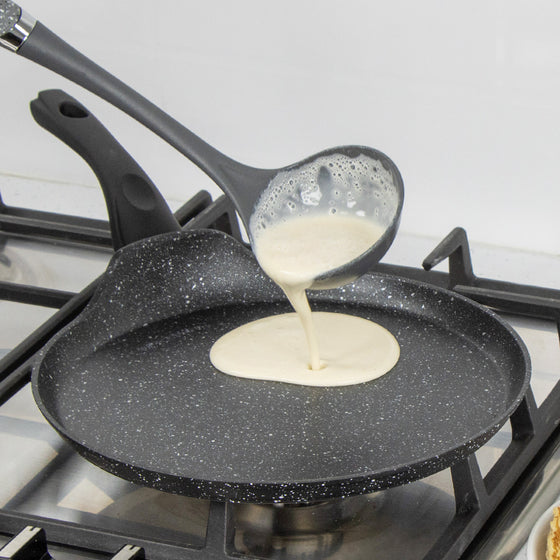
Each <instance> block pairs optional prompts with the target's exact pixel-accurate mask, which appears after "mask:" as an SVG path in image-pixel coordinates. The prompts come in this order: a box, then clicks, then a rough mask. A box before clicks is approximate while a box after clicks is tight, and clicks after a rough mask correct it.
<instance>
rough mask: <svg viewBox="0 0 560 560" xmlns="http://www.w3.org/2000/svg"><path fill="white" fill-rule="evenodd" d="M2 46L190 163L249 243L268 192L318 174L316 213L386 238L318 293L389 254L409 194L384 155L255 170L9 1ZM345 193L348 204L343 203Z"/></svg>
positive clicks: (0, 22) (3, 10) (324, 281)
mask: <svg viewBox="0 0 560 560" xmlns="http://www.w3.org/2000/svg"><path fill="white" fill-rule="evenodd" d="M0 45H2V46H3V47H6V48H7V49H9V50H11V51H13V52H15V53H17V54H19V55H21V56H23V57H25V58H27V59H29V60H31V61H33V62H36V63H38V64H40V65H41V66H44V67H45V68H48V69H50V70H52V71H54V72H56V73H57V74H60V75H61V76H63V77H65V78H67V79H69V80H71V81H73V82H75V83H76V84H78V85H80V86H82V87H84V88H85V89H87V90H89V91H90V92H92V93H94V94H96V95H98V96H99V97H101V98H102V99H105V100H106V101H108V102H109V103H111V104H112V105H114V106H115V107H118V108H119V109H121V110H122V111H124V112H125V113H127V114H128V115H129V116H131V117H133V118H134V119H136V120H137V121H138V122H140V123H141V124H143V125H144V126H146V127H147V128H149V129H150V130H152V131H153V132H154V133H155V134H157V135H158V136H159V137H160V138H162V139H163V140H165V141H166V142H168V143H169V144H170V145H171V146H173V147H174V148H176V149H177V150H178V151H179V152H180V153H182V154H183V155H185V156H186V157H187V158H189V159H190V160H191V161H192V162H193V163H195V164H196V165H197V166H198V167H200V168H201V169H202V170H203V171H204V172H205V173H206V174H207V175H208V176H209V177H211V178H212V179H213V181H214V182H215V183H216V184H217V185H218V186H219V187H220V188H221V189H222V190H223V191H224V192H225V193H226V194H227V195H228V196H229V197H230V198H231V200H232V202H233V204H234V205H235V207H236V209H237V211H238V213H239V216H240V218H241V220H242V222H243V224H244V226H245V227H246V229H247V231H248V233H249V237H250V238H252V231H251V230H252V224H251V218H252V216H253V212H254V209H255V204H256V203H257V202H258V201H259V200H262V197H266V196H268V193H267V189H268V188H269V186H270V185H271V184H272V183H275V184H277V183H278V181H280V180H283V179H284V178H288V177H291V176H293V175H294V174H296V175H297V174H298V173H299V172H300V171H301V170H302V169H304V168H306V169H310V168H314V169H315V170H316V177H315V179H314V180H313V181H314V185H315V187H316V188H317V189H318V190H319V194H320V197H319V198H320V202H319V203H317V204H316V202H317V197H315V198H314V199H313V201H312V202H311V205H313V206H314V208H313V211H314V212H316V213H317V212H322V211H324V212H327V211H329V210H332V208H333V207H335V208H336V209H337V210H339V211H341V212H344V213H350V214H352V213H356V214H358V215H361V216H362V217H364V218H369V219H372V220H375V221H376V222H377V223H378V224H379V225H381V226H382V227H383V228H385V231H384V234H383V235H382V236H381V237H380V238H379V240H378V241H377V242H376V243H375V244H374V245H373V246H372V247H371V248H370V249H369V250H367V251H366V252H364V253H363V254H362V255H360V256H359V257H357V258H355V259H353V260H352V261H350V262H348V263H347V264H345V265H343V266H341V267H338V268H336V269H335V270H331V271H329V272H328V273H327V274H325V275H323V276H321V277H319V278H317V279H316V281H315V283H314V284H313V286H312V287H313V288H328V287H333V286H336V285H342V284H344V283H346V282H349V281H351V280H353V279H355V278H357V277H358V276H360V275H362V274H363V273H364V272H366V271H367V270H368V269H370V268H371V266H373V265H374V264H375V263H376V262H377V261H378V260H379V259H380V258H381V257H382V256H383V255H384V254H385V252H386V251H387V249H388V248H389V247H390V245H391V243H392V241H393V239H394V237H395V234H396V231H397V228H398V225H399V221H400V215H401V210H402V205H403V198H404V188H403V182H402V177H401V175H400V173H399V170H398V169H397V167H396V165H395V164H394V163H393V162H392V161H391V160H390V159H389V158H388V157H387V156H386V155H385V154H383V153H381V152H379V151H377V150H374V149H373V148H367V147H362V146H343V147H338V148H331V149H328V150H325V151H323V152H320V153H318V154H315V155H314V156H311V157H309V158H306V159H304V160H303V161H301V162H298V163H296V164H293V165H289V166H286V167H282V168H279V169H259V168H254V167H250V166H247V165H244V164H242V163H239V162H237V161H235V160H233V159H231V158H229V157H228V156H226V155H224V154H222V153H221V152H219V151H218V150H216V149H215V148H213V147H212V146H210V145H209V144H208V143H206V142H205V141H204V140H202V139H201V138H199V137H198V136H196V135H195V134H194V133H192V132H191V131H190V130H188V129H187V128H186V127H184V126H183V125H182V124H180V123H179V122H177V121H176V120H175V119H173V118H172V117H170V116H169V115H168V114H167V113H165V112H164V111H162V110H161V109H160V108H159V107H157V106H156V105H154V104H153V103H152V102H150V101H148V100H147V99H146V98H144V97H143V96H141V95H140V94H139V93H138V92H136V91H135V90H133V89H132V88H130V87H129V86H127V85H126V84H124V83H123V82H121V81H120V80H119V79H117V78H116V77H115V76H113V75H111V74H110V73H108V72H107V71H106V70H104V69H103V68H101V67H99V66H98V65H97V64H95V63H94V62H92V61H91V60H90V59H88V58H87V57H85V56H84V55H82V54H81V53H80V52H78V51H77V50H75V49H74V48H73V47H71V46H70V45H68V44H67V43H66V42H64V41H63V40H62V39H61V38H60V37H58V36H57V35H56V34H54V33H53V32H51V31H50V30H49V29H47V28H46V27H45V26H44V25H42V24H41V23H40V22H38V21H37V20H36V19H35V18H33V17H31V16H29V15H28V14H27V13H26V12H25V11H24V10H22V9H21V8H20V7H19V6H18V5H17V4H15V3H13V2H11V1H10V0H0ZM340 165H342V167H343V168H344V170H343V171H344V173H345V178H344V177H343V176H342V175H340V169H338V171H337V172H336V173H338V175H336V173H333V172H332V170H331V167H336V166H339V168H340ZM352 166H354V168H355V169H352ZM350 170H352V172H350ZM302 188H305V187H302ZM341 192H343V193H345V197H343V198H341V197H340V193H341ZM336 193H338V195H337V194H336ZM357 193H359V194H357ZM292 194H295V195H296V196H293V197H292V198H291V203H292V204H293V203H297V204H301V205H305V204H310V203H309V202H306V201H305V200H304V198H305V197H301V196H300V197H299V198H298V196H297V192H295V193H292Z"/></svg>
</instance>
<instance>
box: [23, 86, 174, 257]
mask: <svg viewBox="0 0 560 560" xmlns="http://www.w3.org/2000/svg"><path fill="white" fill-rule="evenodd" d="M30 107H31V113H32V115H33V117H34V119H35V120H36V121H37V123H38V124H39V125H41V126H42V127H43V128H45V129H46V130H48V131H49V132H51V133H52V134H54V135H55V136H56V137H57V138H59V139H60V140H62V141H63V142H64V143H65V144H67V145H68V146H69V147H70V148H72V149H73V150H74V151H75V152H76V153H78V154H79V155H80V156H81V157H82V158H83V159H84V160H85V161H86V162H87V164H88V165H89V166H90V167H91V169H92V170H93V172H94V173H95V175H96V176H97V178H98V180H99V183H100V185H101V188H102V189H103V195H104V196H105V202H106V204H107V211H108V213H109V223H110V227H111V236H112V240H113V247H114V248H115V249H120V248H121V247H123V246H124V245H128V244H129V243H132V242H134V241H138V240H140V239H144V238H146V237H151V236H153V235H157V234H159V233H166V232H169V231H179V230H180V229H181V226H180V225H179V223H178V222H177V220H176V219H175V217H174V216H173V213H172V212H171V210H170V209H169V206H168V205H167V203H166V202H165V200H164V198H163V197H162V195H161V193H160V192H159V191H158V190H157V188H156V186H155V185H154V184H153V183H152V181H151V180H150V178H149V177H148V176H147V175H146V173H144V171H143V170H142V169H141V168H140V166H139V165H138V164H137V163H136V162H135V161H134V159H132V157H131V156H130V154H128V152H127V151H126V150H125V149H124V148H123V147H122V146H121V145H120V144H119V143H118V142H117V140H116V139H115V138H114V137H113V136H112V135H111V134H110V132H109V131H108V130H107V129H106V128H105V127H104V126H103V125H102V124H101V123H100V122H99V121H98V120H97V119H96V118H95V117H94V116H93V115H92V114H91V113H90V112H89V111H88V110H87V109H86V108H85V107H84V106H83V105H82V104H81V103H79V102H78V101H76V99H74V98H73V97H71V96H70V95H68V94H67V93H65V92H64V91H62V90H46V91H42V92H40V93H39V95H38V97H37V99H34V100H33V101H32V102H31V103H30Z"/></svg>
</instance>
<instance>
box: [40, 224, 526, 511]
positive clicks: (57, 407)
mask: <svg viewBox="0 0 560 560" xmlns="http://www.w3.org/2000/svg"><path fill="white" fill-rule="evenodd" d="M311 300H312V306H313V307H314V308H315V309H325V310H331V311H340V312H348V313H354V314H356V315H360V316H363V317H367V318H371V319H374V320H375V321H377V322H379V323H380V324H382V325H383V326H385V327H386V328H388V329H389V330H390V331H391V332H392V333H393V334H394V335H395V336H396V338H397V339H398V341H399V343H400V345H401V358H400V360H399V362H398V364H397V365H396V366H395V368H394V369H393V370H392V371H391V372H389V373H388V374H387V375H385V376H384V377H382V378H380V379H377V380H374V381H372V382H369V383H364V384H360V385H355V386H349V387H334V388H322V387H305V386H296V385H289V384H285V383H277V382H267V381H255V380H249V379H239V378H235V377H231V376H228V375H225V374H222V373H220V372H219V371H217V370H215V369H214V368H213V367H212V365H211V363H210V361H209V358H208V352H209V350H210V347H211V345H212V343H213V342H214V341H215V340H216V339H217V338H218V337H219V336H221V335H222V334H223V333H224V332H226V331H228V330H230V329H231V328H233V327H236V326H238V325H240V324H242V323H244V322H246V321H249V320H252V319H255V318H258V317H262V316H265V315H269V314H272V313H280V312H285V311H286V310H288V306H287V304H286V303H285V300H284V298H283V296H282V294H281V293H280V292H279V290H278V289H277V288H276V287H275V286H274V285H273V284H272V283H271V282H270V281H269V280H268V279H267V278H266V277H265V276H263V275H262V273H261V272H260V269H259V268H258V266H257V264H256V262H255V260H254V259H253V257H252V255H251V253H250V252H249V251H248V250H246V249H245V247H243V246H242V245H241V244H239V243H238V242H237V241H235V240H234V239H232V238H231V237H228V236H226V235H225V234H222V233H219V232H215V231H210V230H203V231H196V232H190V233H178V234H165V235H161V236H157V237H153V238H151V239H149V240H146V241H140V242H138V243H135V244H132V245H129V246H128V247H125V248H124V249H122V250H121V251H119V252H118V253H116V255H115V257H114V259H113V261H112V262H111V264H110V266H109V268H108V273H107V274H106V276H105V278H104V280H103V282H102V284H101V286H100V288H99V290H98V292H97V294H96V296H95V297H94V299H93V300H92V301H91V303H90V305H89V306H88V308H87V309H86V310H85V311H84V312H83V313H82V315H81V316H80V317H79V318H78V319H77V320H76V321H75V322H74V323H72V324H71V325H69V326H68V327H67V328H66V329H65V330H64V331H62V332H61V333H60V334H59V335H57V337H56V338H55V339H53V340H52V341H51V342H50V343H49V345H48V346H47V347H46V348H45V350H44V351H43V353H42V355H41V358H40V361H38V363H37V365H36V367H35V368H34V371H33V380H32V383H33V391H34V395H35V398H36V400H37V402H38V404H39V407H40V408H41V410H42V412H43V414H44V415H45V416H46V418H47V419H48V420H49V421H50V422H51V423H52V424H53V426H54V427H55V428H56V429H57V430H58V431H59V432H60V433H61V434H62V435H63V436H64V437H65V438H67V439H68V440H69V441H70V442H71V443H72V444H73V445H74V446H75V447H76V448H77V449H78V450H79V451H80V452H81V453H82V454H83V455H84V456H85V457H87V458H88V459H89V460H91V461H92V462H94V463H96V464H97V465H99V466H101V467H102V468H104V469H106V470H108V471H110V472H113V473H115V474H117V475H118V476H121V477H123V478H126V479H128V480H132V481H135V482H137V483H140V484H145V485H148V486H153V487H155V488H158V489H161V490H165V491H170V492H176V493H180V494H186V495H190V496H196V497H200V498H208V499H215V500H231V501H245V502H274V501H278V502H309V501H314V500H319V499H325V498H334V497H340V496H348V495H353V494H360V493H366V492H371V491H374V490H377V489H381V488H387V487H391V486H396V485H400V484H403V483H405V482H410V481H413V480H416V479H418V478H421V477H424V476H427V475H429V474H432V473H434V472H436V471H438V470H441V469H443V468H445V467H447V466H449V465H451V464H453V463H454V462H456V461H459V460H460V459H462V458H463V457H465V456H467V455H468V454H470V453H472V452H473V451H474V450H476V449H477V448H478V447H479V446H480V445H482V444H483V443H484V442H485V441H487V440H488V439H489V438H490V437H491V436H492V435H493V434H494V433H495V432H496V431H497V430H498V429H499V427H500V426H501V425H502V424H503V423H504V421H505V420H506V419H507V417H508V416H509V415H510V414H511V412H512V411H513V410H514V409H515V408H516V407H517V405H518V404H519V402H520V400H521V399H522V397H523V395H524V394H525V391H526V390H527V386H528V382H529V369H530V368H529V361H528V356H527V352H526V350H525V348H524V346H523V344H522V343H521V341H520V339H519V337H518V336H517V335H516V334H515V333H514V332H513V331H512V330H511V329H510V328H509V327H507V326H506V325H505V324H504V323H503V322H502V321H501V320H500V319H499V318H498V317H497V316H496V315H495V314H493V313H492V312H489V311H487V310H486V309H484V308H482V307H481V306H478V305H476V304H473V303H472V302H470V301H469V300H467V299H466V298H463V297H461V296H457V295H455V294H452V293H451V292H447V291H445V290H441V289H435V288H433V287H430V286H427V285H424V284H420V283H417V282H413V281H408V280H403V279H399V278H396V277H392V276H387V275H378V274H368V275H366V276H364V277H363V278H361V279H360V280H359V281H357V282H356V283H354V284H352V285H348V286H346V287H344V288H340V289H337V290H330V291H319V292H315V293H313V294H312V296H311Z"/></svg>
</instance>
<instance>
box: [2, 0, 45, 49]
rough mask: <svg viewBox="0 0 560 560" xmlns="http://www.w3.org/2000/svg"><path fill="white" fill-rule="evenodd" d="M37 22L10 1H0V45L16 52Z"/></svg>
mask: <svg viewBox="0 0 560 560" xmlns="http://www.w3.org/2000/svg"><path fill="white" fill-rule="evenodd" d="M36 23H37V20H36V19H35V18H33V17H31V16H29V15H28V14H26V13H25V12H24V11H23V10H22V9H21V8H20V7H19V6H18V5H17V4H14V2H12V1H11V0H0V45H1V46H2V47H5V48H7V49H9V50H11V51H14V52H17V50H18V49H19V48H20V47H21V45H22V44H23V43H24V42H25V40H26V39H27V37H29V34H30V33H31V31H33V28H34V27H35V24H36Z"/></svg>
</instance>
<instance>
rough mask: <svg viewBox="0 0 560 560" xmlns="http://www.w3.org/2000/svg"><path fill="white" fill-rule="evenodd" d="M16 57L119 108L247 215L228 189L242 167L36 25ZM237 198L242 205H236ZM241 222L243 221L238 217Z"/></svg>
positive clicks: (40, 25)
mask: <svg viewBox="0 0 560 560" xmlns="http://www.w3.org/2000/svg"><path fill="white" fill-rule="evenodd" d="M17 53H18V54H20V55H21V56H23V57H25V58H27V59H29V60H32V61H33V62H36V63H38V64H40V65H41V66H44V67H45V68H48V69H49V70H52V71H54V72H56V73H57V74H60V75H61V76H64V77H65V78H68V79H69V80H71V81H73V82H75V83H76V84H79V85H80V86H82V87H84V88H86V89H87V90H89V91H91V92H92V93H94V94H96V95H98V96H99V97H101V98H102V99H105V100H106V101H108V102H109V103H111V104H112V105H114V106H115V107H118V108H119V109H121V110H122V111H124V112H125V113H127V114H128V115H130V116H131V117H133V118H134V119H136V120H137V121H138V122H140V123H142V124H143V125H145V126H146V127H147V128H149V129H150V130H152V131H153V132H154V133H155V134H157V135H158V136H159V137H160V138H162V139H163V140H165V141H166V142H168V143H169V144H170V145H171V146H173V147H174V148H176V149H177V150H178V151H179V152H180V153H182V154H183V155H185V156H186V157H187V158H189V159H190V160H191V161H192V162H193V163H195V164H196V165H197V166H198V167H200V168H201V169H202V170H203V171H204V172H205V173H206V174H207V175H209V176H210V177H211V178H212V179H213V180H214V181H215V182H216V184H217V185H218V186H219V187H220V188H221V189H222V190H223V191H224V192H226V194H228V195H229V196H230V198H232V200H233V202H234V204H235V205H236V206H237V207H238V209H239V210H241V213H242V214H243V213H245V212H248V213H249V214H250V211H251V208H252V200H251V208H248V209H247V208H244V206H247V201H245V200H244V199H245V198H246V196H245V195H244V194H243V193H241V195H240V194H239V193H238V192H236V190H235V188H234V189H233V191H232V190H231V189H230V185H231V183H232V181H231V178H232V177H233V178H234V181H233V182H235V177H237V176H243V175H244V174H245V172H246V171H247V170H251V169H252V168H250V167H247V166H245V165H243V164H241V163H239V162H237V161H235V160H233V159H230V158H229V157H228V156H226V155H224V154H222V153H221V152H219V151H218V150H216V149H215V148H213V147H212V146H210V145H209V144H207V143H206V142H205V141H204V140H202V139H201V138H199V137H198V136H196V135H195V134H193V133H192V132H191V131H190V130H188V129H187V128H186V127H184V126H183V125H181V124H180V123H179V122H177V121H176V120H175V119H173V118H172V117H171V116H169V115H168V114H167V113H165V112H164V111H162V110H161V109H160V108H159V107H157V106H156V105H154V104H153V103H152V102H150V101H148V100H147V99H146V98H145V97H143V96H141V95H140V94H139V93H138V92H136V91H135V90H133V89H132V88H130V87H129V86H127V85H126V84H124V83H123V82H121V81H120V80H119V79H118V78H116V77H115V76H113V75H112V74H110V73H109V72H107V71H106V70H104V69H103V68H101V67H100V66H98V65H97V64H95V63H94V62H93V61H92V60H90V59H89V58H87V57H86V56H84V55H83V54H81V53H80V52H79V51H77V50H76V49H74V48H73V47H71V46H70V45H69V44H68V43H66V42H65V41H63V40H62V39H61V38H60V37H58V36H57V35H56V34H55V33H53V32H52V31H50V30H49V29H48V28H47V27H45V26H44V25H42V24H41V22H39V21H37V22H36V23H35V25H34V27H33V29H32V31H31V32H30V33H29V36H28V37H27V38H26V40H25V42H23V43H22V44H21V46H20V47H19V48H18V50H17ZM240 199H241V200H240ZM242 217H243V218H245V217H246V216H242Z"/></svg>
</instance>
